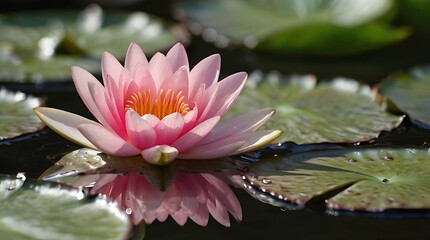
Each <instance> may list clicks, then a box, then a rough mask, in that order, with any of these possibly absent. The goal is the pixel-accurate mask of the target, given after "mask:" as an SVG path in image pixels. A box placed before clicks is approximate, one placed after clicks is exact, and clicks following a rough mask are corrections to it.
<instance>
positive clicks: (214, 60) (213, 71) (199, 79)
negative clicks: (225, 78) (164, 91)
mask: <svg viewBox="0 0 430 240" xmlns="http://www.w3.org/2000/svg"><path fill="white" fill-rule="evenodd" d="M220 68H221V57H220V56H219V54H214V55H211V56H209V57H207V58H205V59H203V60H202V61H200V62H199V63H198V64H197V65H196V66H195V67H194V68H193V69H192V70H191V72H190V91H189V99H193V98H194V95H195V94H196V91H197V89H198V88H199V87H200V85H202V84H205V85H206V86H211V85H213V84H214V83H216V82H217V81H218V75H219V71H220Z"/></svg>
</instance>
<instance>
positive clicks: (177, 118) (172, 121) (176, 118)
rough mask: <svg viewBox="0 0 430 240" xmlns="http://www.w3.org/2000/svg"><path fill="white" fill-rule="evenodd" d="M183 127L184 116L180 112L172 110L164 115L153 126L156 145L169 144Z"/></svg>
mask: <svg viewBox="0 0 430 240" xmlns="http://www.w3.org/2000/svg"><path fill="white" fill-rule="evenodd" d="M183 127H184V118H183V117H182V115H181V114H180V113H177V112H174V113H171V114H169V115H167V116H165V117H164V118H163V119H162V120H161V121H160V122H159V123H158V124H157V126H155V128H154V130H155V132H156V134H157V145H169V144H171V143H172V142H174V141H175V140H176V139H177V138H178V137H179V134H180V133H181V131H182V128H183Z"/></svg>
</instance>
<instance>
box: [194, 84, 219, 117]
mask: <svg viewBox="0 0 430 240" xmlns="http://www.w3.org/2000/svg"><path fill="white" fill-rule="evenodd" d="M217 96H218V85H212V86H210V87H209V88H208V89H206V91H204V93H203V96H202V98H201V100H200V102H199V103H198V105H197V107H198V109H199V110H200V111H199V116H198V117H197V119H198V120H197V123H200V122H202V121H204V120H206V119H208V118H209V117H212V116H208V114H209V113H210V112H212V111H213V110H212V109H213V107H214V105H216V103H217V100H218V97H217Z"/></svg>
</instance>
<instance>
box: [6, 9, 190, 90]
mask: <svg viewBox="0 0 430 240" xmlns="http://www.w3.org/2000/svg"><path fill="white" fill-rule="evenodd" d="M0 31H1V32H2V33H3V34H1V35H0V81H13V82H39V81H65V80H71V77H70V67H71V66H73V65H77V66H85V69H87V70H88V71H91V72H93V73H99V72H100V60H99V59H100V58H101V56H102V53H103V52H104V51H108V52H110V53H112V54H113V55H115V56H116V57H117V58H119V59H121V58H123V57H124V56H125V54H126V52H127V48H128V46H129V45H130V43H131V42H136V43H138V44H140V45H142V46H144V49H145V52H146V53H150V54H151V53H155V52H156V51H160V50H162V49H164V48H168V47H170V46H172V45H173V44H174V43H176V42H178V41H182V42H186V41H187V36H186V34H185V32H184V30H183V29H182V28H181V27H179V26H178V25H174V24H170V25H169V24H167V23H165V22H162V20H160V19H158V18H157V17H155V16H150V15H148V14H146V13H143V12H134V13H126V12H118V11H108V12H105V11H103V10H102V9H101V8H100V7H99V6H97V5H90V6H89V7H87V8H86V9H85V10H83V11H82V12H78V11H66V10H61V11H36V12H31V13H30V12H28V13H20V14H8V15H4V16H0Z"/></svg>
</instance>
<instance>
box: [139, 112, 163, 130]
mask: <svg viewBox="0 0 430 240" xmlns="http://www.w3.org/2000/svg"><path fill="white" fill-rule="evenodd" d="M141 118H142V119H144V120H145V121H147V122H148V123H149V124H150V125H151V126H152V127H153V128H155V127H156V126H157V125H158V123H159V122H160V119H159V118H158V117H157V116H155V115H153V114H145V115H143V116H142V117H141Z"/></svg>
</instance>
